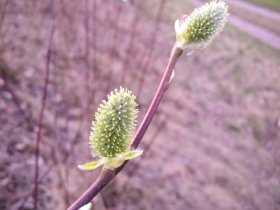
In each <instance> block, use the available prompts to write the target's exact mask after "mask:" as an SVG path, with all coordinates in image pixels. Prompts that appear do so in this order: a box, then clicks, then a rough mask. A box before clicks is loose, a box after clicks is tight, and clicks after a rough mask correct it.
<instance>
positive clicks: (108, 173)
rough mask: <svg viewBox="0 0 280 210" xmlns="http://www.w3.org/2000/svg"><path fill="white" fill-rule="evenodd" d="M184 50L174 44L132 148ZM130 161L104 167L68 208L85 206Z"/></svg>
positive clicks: (144, 130) (157, 104)
mask: <svg viewBox="0 0 280 210" xmlns="http://www.w3.org/2000/svg"><path fill="white" fill-rule="evenodd" d="M182 52H183V50H182V49H180V48H178V47H176V45H174V47H173V49H172V52H171V55H170V58H169V61H168V64H167V67H166V69H165V72H164V74H163V76H162V79H161V82H160V84H159V86H158V89H157V91H156V93H155V96H154V98H153V100H152V102H151V104H150V107H149V109H148V111H147V113H146V115H145V117H144V119H143V121H142V123H141V124H140V126H139V128H138V130H137V132H136V134H135V136H134V138H133V142H132V145H131V147H132V149H134V148H136V147H137V146H138V145H139V143H140V142H141V140H142V138H143V136H144V134H145V133H146V130H147V129H148V127H149V125H150V123H151V121H152V119H153V117H154V115H155V113H156V111H157V109H158V106H159V104H160V102H161V99H162V97H163V95H164V93H165V91H166V90H167V88H168V86H169V83H170V78H171V75H172V71H173V69H174V67H175V64H176V62H177V60H178V58H179V57H180V55H181V54H182ZM127 162H128V161H125V162H124V163H123V164H122V165H121V166H120V167H118V168H116V169H114V170H108V169H104V168H103V169H102V170H101V172H100V174H99V176H98V177H97V179H96V180H95V182H93V184H92V185H91V186H90V187H89V188H88V189H87V190H86V191H85V192H84V193H83V194H82V195H81V196H80V197H79V198H78V199H77V200H76V201H75V202H74V203H73V204H72V205H71V206H70V207H69V208H68V210H77V209H79V208H80V207H82V206H84V205H85V204H87V203H88V202H90V201H91V200H92V199H93V198H94V197H95V196H96V195H97V194H98V193H99V192H100V191H101V190H102V189H103V188H104V187H105V186H106V185H107V184H108V183H109V182H110V181H111V180H112V179H113V178H114V177H115V176H116V175H117V174H118V173H119V172H120V171H121V170H122V169H123V167H124V166H125V165H126V163H127Z"/></svg>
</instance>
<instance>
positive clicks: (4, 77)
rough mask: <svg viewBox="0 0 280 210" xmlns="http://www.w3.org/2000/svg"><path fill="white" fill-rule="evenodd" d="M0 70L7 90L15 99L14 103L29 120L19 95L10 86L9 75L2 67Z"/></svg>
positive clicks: (25, 118)
mask: <svg viewBox="0 0 280 210" xmlns="http://www.w3.org/2000/svg"><path fill="white" fill-rule="evenodd" d="M0 72H1V77H2V79H3V81H4V88H6V90H7V91H8V92H9V93H10V94H11V96H12V100H13V102H14V104H15V105H16V107H17V109H18V111H19V113H20V115H21V116H22V118H23V119H24V120H26V121H27V120H28V116H27V113H25V111H24V110H23V109H22V108H21V106H20V101H19V99H18V97H17V95H16V94H15V92H14V91H13V89H12V88H11V87H10V84H9V81H8V79H7V75H6V73H5V71H4V69H2V68H1V69H0Z"/></svg>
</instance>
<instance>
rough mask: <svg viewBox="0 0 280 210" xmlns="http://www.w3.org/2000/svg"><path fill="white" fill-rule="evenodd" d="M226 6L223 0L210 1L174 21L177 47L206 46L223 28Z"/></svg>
mask: <svg viewBox="0 0 280 210" xmlns="http://www.w3.org/2000/svg"><path fill="white" fill-rule="evenodd" d="M227 16H228V6H227V5H226V4H225V3H224V2H223V1H216V0H215V1H212V2H210V3H206V4H205V5H203V6H201V7H200V8H197V9H195V10H194V11H193V12H192V13H191V14H190V16H187V15H184V16H182V17H181V19H178V20H176V22H175V32H176V39H177V47H179V48H181V49H184V48H186V47H190V48H194V49H196V48H197V49H199V48H204V47H206V46H208V45H209V44H210V43H211V42H212V40H213V39H214V37H215V36H216V35H218V34H219V32H221V31H222V30H223V28H224V25H225V23H226V19H227Z"/></svg>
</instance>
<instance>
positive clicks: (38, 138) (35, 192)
mask: <svg viewBox="0 0 280 210" xmlns="http://www.w3.org/2000/svg"><path fill="white" fill-rule="evenodd" d="M54 30H55V27H54V25H53V26H52V29H51V35H50V38H49V46H48V51H47V58H46V70H45V81H44V90H43V97H42V103H41V109H40V113H39V120H38V129H37V133H36V146H35V175H34V189H33V199H34V206H33V209H34V210H36V209H37V201H38V185H39V180H38V177H39V155H40V143H41V132H42V126H43V119H44V110H45V105H46V99H47V90H48V84H49V72H50V59H51V51H52V43H53V35H54Z"/></svg>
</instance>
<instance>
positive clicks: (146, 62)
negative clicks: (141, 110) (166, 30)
mask: <svg viewBox="0 0 280 210" xmlns="http://www.w3.org/2000/svg"><path fill="white" fill-rule="evenodd" d="M164 5H165V0H161V2H160V5H159V9H158V13H157V16H156V21H155V26H154V30H153V32H152V36H151V39H150V41H149V43H148V46H150V47H149V48H148V52H147V53H145V54H144V57H146V59H144V58H142V59H140V60H144V64H143V67H142V69H141V77H140V82H139V85H138V89H137V93H136V95H137V97H139V98H140V94H141V92H142V89H143V85H144V82H145V78H146V74H147V71H148V67H149V65H150V62H151V60H152V55H153V52H154V47H155V42H156V37H157V34H158V30H159V23H160V20H161V17H162V13H163V9H164Z"/></svg>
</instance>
